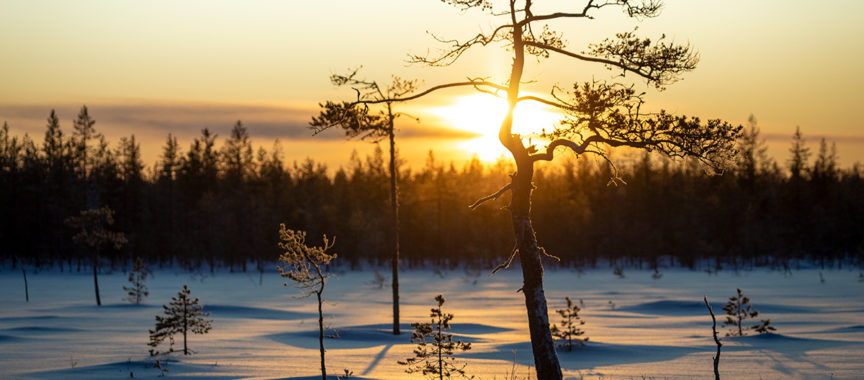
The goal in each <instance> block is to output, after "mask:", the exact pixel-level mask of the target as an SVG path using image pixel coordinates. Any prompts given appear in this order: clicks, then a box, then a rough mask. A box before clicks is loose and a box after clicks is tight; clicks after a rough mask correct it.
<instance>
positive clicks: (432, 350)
mask: <svg viewBox="0 0 864 380" xmlns="http://www.w3.org/2000/svg"><path fill="white" fill-rule="evenodd" d="M435 301H436V302H438V306H437V307H433V308H432V309H431V313H430V314H429V316H430V317H432V320H431V322H415V323H412V324H411V327H414V333H413V334H411V343H416V344H417V348H415V349H414V357H410V358H407V359H405V360H403V361H398V362H397V363H399V364H401V365H404V366H407V367H408V368H407V369H405V372H407V373H418V372H420V373H422V374H423V376H429V378H430V379H436V378H437V379H439V380H443V379H444V378H448V379H449V378H450V377H451V376H456V375H458V376H461V377H464V378H469V379H471V378H474V376H468V375H467V374H466V373H465V367H466V366H467V364H462V365H457V364H456V363H454V361H453V354H455V353H456V352H457V351H468V350H470V349H471V343H467V342H462V341H461V340H457V341H455V342H454V341H453V334H448V333H447V332H446V330H449V329H450V321H451V320H453V314H451V313H445V312H444V311H443V308H442V306H443V305H444V302H445V301H446V300H445V299H444V296H443V295H440V294H439V295H437V296H436V297H435Z"/></svg>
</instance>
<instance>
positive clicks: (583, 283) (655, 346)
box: [0, 268, 864, 379]
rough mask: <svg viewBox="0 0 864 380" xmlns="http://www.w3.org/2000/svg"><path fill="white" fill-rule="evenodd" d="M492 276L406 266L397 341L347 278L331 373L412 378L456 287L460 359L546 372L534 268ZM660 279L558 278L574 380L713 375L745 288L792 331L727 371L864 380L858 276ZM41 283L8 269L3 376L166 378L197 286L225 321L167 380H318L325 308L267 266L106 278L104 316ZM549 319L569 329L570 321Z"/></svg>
mask: <svg viewBox="0 0 864 380" xmlns="http://www.w3.org/2000/svg"><path fill="white" fill-rule="evenodd" d="M380 272H381V273H382V274H386V273H387V271H386V270H381V271H380ZM486 273H487V272H485V271H484V272H482V273H480V272H473V273H472V272H470V271H465V270H462V269H457V270H453V271H445V272H438V273H436V272H435V271H433V270H406V271H404V272H402V274H401V276H400V278H401V279H402V283H401V295H402V302H403V304H402V316H403V317H402V322H403V323H404V325H403V334H402V335H401V336H393V335H392V334H389V333H388V321H390V320H391V310H392V308H391V304H390V297H391V295H390V289H389V287H384V288H378V287H377V286H376V285H374V284H373V283H372V282H373V279H374V276H373V272H372V271H371V270H369V271H346V272H340V273H339V276H338V277H337V278H334V279H332V280H331V281H330V283H329V284H328V285H327V288H326V290H325V294H324V297H325V299H326V300H327V303H326V304H325V306H324V312H325V314H326V320H325V323H326V324H327V325H328V326H329V328H330V330H329V332H328V334H331V335H338V336H339V337H338V338H328V339H326V341H325V345H326V347H327V349H328V350H327V366H328V373H330V374H334V375H335V374H341V373H342V372H343V369H349V370H351V371H353V373H354V378H364V379H402V378H411V377H409V376H408V375H407V374H405V373H404V372H403V370H404V368H403V367H402V366H400V365H398V364H397V363H396V361H397V360H404V359H405V358H408V357H409V356H410V353H411V350H412V347H413V346H412V345H411V344H410V342H409V341H408V339H409V336H410V332H411V328H410V327H409V326H408V324H409V323H410V322H413V321H423V320H426V319H427V314H428V312H429V308H431V307H432V306H433V304H434V300H433V298H434V297H435V295H437V294H439V293H443V294H444V295H445V297H447V303H446V304H445V305H444V308H445V311H447V312H451V313H453V314H455V319H454V320H453V330H452V331H453V332H454V333H455V334H457V335H458V336H460V337H461V338H462V339H463V340H468V341H470V342H472V345H473V349H472V350H471V351H469V352H467V353H463V354H461V356H459V357H458V360H461V361H467V363H468V367H467V369H468V371H469V373H470V374H473V375H475V376H477V378H480V379H496V378H497V379H505V378H509V377H507V374H508V373H509V372H510V371H511V370H512V369H513V368H514V357H515V368H516V375H517V378H520V379H525V378H529V374H530V377H531V378H533V377H534V374H533V369H532V368H531V365H532V358H531V349H530V345H529V343H528V341H529V339H528V332H527V322H526V318H525V308H524V303H523V302H524V299H523V297H522V295H521V293H517V292H516V290H517V289H519V287H520V283H521V273H520V272H519V269H518V268H516V269H511V270H509V271H506V272H499V273H498V274H496V275H495V276H494V277H487V276H486ZM652 274H653V272H651V271H647V270H635V269H633V270H627V269H625V271H624V277H623V278H622V277H619V276H615V275H613V273H612V270H611V269H607V268H603V269H589V270H585V271H584V272H577V271H571V270H566V269H559V270H548V271H547V273H546V282H545V285H546V294H547V297H548V299H549V302H550V312H553V311H552V309H556V308H561V307H563V305H564V296H570V297H571V298H573V299H574V300H578V299H581V300H582V301H583V302H584V308H583V311H582V312H581V313H580V314H581V315H582V317H583V319H584V320H585V321H586V324H585V325H584V326H583V328H584V330H585V331H586V336H588V337H590V341H589V343H588V344H587V345H586V346H585V347H582V348H579V349H575V350H574V351H573V352H566V351H562V352H560V353H559V355H560V358H561V363H562V366H563V368H564V371H565V377H567V378H575V379H581V378H585V379H595V378H602V379H643V378H644V379H705V378H712V377H713V370H712V355H713V354H714V350H715V346H714V342H713V340H712V338H711V319H710V317H709V315H708V314H707V310H706V309H705V306H704V304H703V302H702V296H703V295H706V294H707V295H708V297H709V300H710V301H712V305H713V307H714V310H715V312H718V313H720V314H722V313H723V311H722V307H723V305H724V304H725V301H726V299H728V297H729V296H732V295H734V294H735V289H736V288H737V287H740V288H742V289H743V291H744V294H745V295H747V296H749V297H750V298H751V300H752V304H753V305H754V306H755V307H756V308H757V309H758V310H759V311H760V317H761V318H770V319H771V322H772V325H774V326H776V327H777V329H778V331H777V334H772V335H763V336H747V337H743V338H724V339H723V340H724V347H723V353H722V356H721V362H720V373H721V376H723V377H724V378H728V379H739V378H748V379H749V378H752V379H786V378H806V379H862V378H864V282H861V281H859V271H858V270H857V269H854V270H847V269H845V268H844V269H833V270H818V269H803V270H793V271H792V272H791V273H784V272H782V271H770V270H768V269H754V270H750V271H740V272H734V271H721V272H720V273H718V274H709V273H705V272H700V271H691V270H686V269H665V270H663V271H662V277H660V278H655V277H658V276H654V277H652ZM28 279H29V283H30V302H29V303H25V302H24V289H23V279H22V276H21V272H20V271H12V270H10V269H9V268H6V269H5V270H3V271H2V272H0V289H3V291H2V293H0V305H2V307H0V378H2V379H7V378H10V379H18V378H30V379H121V378H129V377H130V376H134V378H154V377H158V376H159V374H160V372H159V370H158V369H155V368H152V364H153V360H152V359H151V358H150V357H149V355H148V352H147V350H148V348H149V347H148V346H147V345H146V344H147V342H148V333H147V330H148V329H151V328H153V325H154V315H156V314H158V313H161V305H162V304H165V303H168V302H169V301H170V299H171V297H172V296H174V295H176V294H177V292H178V291H179V290H180V289H181V288H182V286H183V284H189V287H190V288H191V290H192V296H193V297H199V298H200V299H201V302H202V303H203V304H204V310H205V311H210V312H211V313H212V315H211V318H212V319H213V320H214V323H213V330H212V331H211V332H210V333H209V334H207V335H203V336H201V335H190V341H189V347H190V349H192V350H194V351H195V354H194V355H192V356H186V357H183V355H182V353H181V354H176V353H175V354H174V355H173V356H172V359H174V360H176V361H174V360H172V361H171V362H169V365H168V373H167V376H168V377H178V378H208V379H236V378H244V379H245V378H252V379H274V378H276V379H283V378H294V379H297V378H315V376H316V375H317V376H318V378H320V372H319V367H318V363H319V361H318V360H319V359H318V346H317V324H316V323H317V320H316V317H317V316H316V314H315V313H316V304H315V299H314V297H312V298H295V296H297V295H298V294H299V291H297V290H296V289H293V288H285V287H283V286H282V279H281V278H280V277H279V276H278V274H277V273H276V272H275V271H271V272H266V273H264V275H263V276H262V277H261V278H260V279H259V275H258V273H245V274H244V273H229V272H227V271H217V272H216V273H215V275H214V274H210V273H209V272H204V273H203V274H200V273H199V274H190V273H185V272H182V271H180V270H167V269H162V270H156V271H155V274H154V275H153V276H152V277H151V278H149V279H148V281H147V285H148V286H149V288H150V297H149V298H147V299H146V301H145V305H141V306H135V305H130V304H128V303H126V302H124V301H122V298H123V297H124V296H125V294H124V292H123V290H122V286H123V285H124V284H126V274H125V273H121V272H114V273H110V274H103V275H102V276H100V279H99V281H100V288H101V291H102V300H103V306H102V307H97V306H96V305H95V300H94V295H93V278H92V275H89V274H87V273H59V272H58V271H56V270H52V271H45V272H41V273H35V274H28ZM259 280H260V282H259ZM823 280H824V281H823ZM553 313H554V312H553ZM551 317H552V322H558V317H557V315H552V316H551ZM724 331H725V330H724ZM175 347H176V346H175ZM180 348H181V349H182V342H180ZM413 378H420V376H419V375H414V377H413Z"/></svg>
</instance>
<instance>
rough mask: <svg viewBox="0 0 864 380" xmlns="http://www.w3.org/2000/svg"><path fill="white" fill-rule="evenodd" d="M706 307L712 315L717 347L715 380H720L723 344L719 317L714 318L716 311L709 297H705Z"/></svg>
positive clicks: (712, 329) (712, 330)
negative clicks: (718, 326) (718, 323)
mask: <svg viewBox="0 0 864 380" xmlns="http://www.w3.org/2000/svg"><path fill="white" fill-rule="evenodd" d="M704 300H705V307H707V308H708V314H711V323H712V325H711V332H712V333H713V334H714V344H716V345H717V355H715V356H714V380H720V348H721V347H723V343H721V342H720V338H718V337H717V317H715V316H714V310H713V309H711V304H709V303H708V296H705V298H704Z"/></svg>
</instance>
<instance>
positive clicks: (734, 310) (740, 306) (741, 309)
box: [723, 288, 776, 336]
mask: <svg viewBox="0 0 864 380" xmlns="http://www.w3.org/2000/svg"><path fill="white" fill-rule="evenodd" d="M737 290H738V295H736V296H732V297H729V302H728V303H726V306H723V310H724V311H726V320H725V321H723V326H732V330H731V331H730V332H728V333H726V336H743V335H744V328H743V323H744V320H746V319H750V318H756V316H758V315H759V310H756V309H755V308H754V307H753V305H751V304H750V298H748V297H746V296H744V294H743V293H742V292H741V288H738V289H737ZM736 327H737V330H738V332H737V335H736V333H735V329H736ZM751 329H753V330H755V331H756V332H758V333H760V334H764V333H767V332H769V331H775V330H776V329H775V328H774V326H771V320H770V319H762V320H761V322H760V323H759V324H756V325H754V326H751Z"/></svg>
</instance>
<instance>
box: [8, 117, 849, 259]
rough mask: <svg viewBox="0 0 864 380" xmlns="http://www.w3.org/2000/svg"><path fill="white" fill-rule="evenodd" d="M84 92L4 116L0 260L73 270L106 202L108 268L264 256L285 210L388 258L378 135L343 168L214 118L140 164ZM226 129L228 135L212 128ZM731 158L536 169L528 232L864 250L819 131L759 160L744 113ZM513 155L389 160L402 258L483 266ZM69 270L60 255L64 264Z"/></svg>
mask: <svg viewBox="0 0 864 380" xmlns="http://www.w3.org/2000/svg"><path fill="white" fill-rule="evenodd" d="M94 124H95V119H94V118H92V117H91V116H90V114H89V111H88V109H87V107H86V106H85V107H82V109H81V112H80V113H79V115H78V117H77V119H76V120H75V121H74V125H73V130H72V131H71V132H64V130H63V128H61V125H60V122H59V120H58V118H57V117H56V115H55V113H54V111H51V113H50V115H49V117H48V119H47V126H46V130H45V135H44V139H42V142H41V144H40V143H39V142H37V141H34V139H33V138H31V137H29V136H26V135H25V136H23V137H19V136H15V135H14V134H13V132H12V130H11V127H10V126H8V125H7V124H5V123H4V125H3V127H2V130H0V213H2V215H3V216H4V217H3V218H2V219H0V247H2V250H0V258H2V260H4V261H5V262H7V263H10V262H11V263H12V264H13V265H17V264H19V263H21V264H25V265H28V266H35V267H37V268H38V267H42V266H57V267H59V268H60V269H61V270H78V271H80V270H81V269H82V265H83V266H85V267H86V266H88V265H89V260H90V253H89V252H88V251H87V250H86V249H85V248H84V247H80V246H76V245H75V244H74V243H73V239H72V236H73V234H74V232H75V231H74V230H73V229H72V228H70V227H68V226H67V225H66V224H64V221H65V220H66V219H67V218H69V217H70V216H73V215H76V214H78V213H79V212H80V211H81V210H85V209H94V208H99V207H103V206H109V207H110V208H112V209H113V210H115V212H116V215H115V219H116V224H115V226H114V227H115V228H116V229H117V230H118V231H121V232H123V233H124V234H125V236H126V238H127V239H128V243H127V244H126V245H124V246H123V247H122V248H120V249H116V250H106V251H103V252H102V253H101V257H103V260H105V263H104V264H105V265H110V266H112V267H114V266H121V265H122V266H125V265H128V264H129V263H131V262H133V261H134V260H135V258H137V257H140V258H143V259H144V260H146V261H147V262H150V263H153V264H162V265H170V264H177V265H181V266H183V267H186V268H190V269H192V268H195V269H205V270H206V269H207V268H208V267H209V268H210V270H212V269H213V268H214V267H219V266H225V267H228V268H230V269H232V270H242V271H246V270H250V268H249V266H250V265H252V266H253V268H251V269H254V270H261V269H262V268H263V267H264V266H266V267H267V268H270V266H272V265H271V264H270V263H271V262H273V261H274V260H275V259H276V258H277V257H278V256H279V249H278V247H277V246H276V241H277V236H278V230H277V227H278V226H279V224H280V223H285V224H286V225H287V226H289V227H290V228H295V229H300V230H305V231H308V232H309V235H310V236H317V237H320V236H321V235H322V234H323V233H326V234H327V235H329V236H336V237H337V240H336V243H335V247H334V251H335V252H338V254H339V256H340V261H341V262H343V263H350V264H351V265H352V266H354V265H359V264H361V263H364V262H368V263H373V264H383V263H384V262H386V261H387V260H388V259H389V252H391V251H392V247H389V245H390V244H392V243H391V242H390V240H389V239H387V236H388V233H389V229H390V228H392V227H391V226H389V225H388V215H389V208H388V205H389V193H388V178H387V172H386V163H385V159H384V157H383V156H384V155H383V153H382V151H381V149H380V148H377V149H376V150H375V153H374V154H372V155H370V156H368V157H360V156H359V155H358V154H357V153H356V152H354V153H353V154H352V156H351V160H350V164H349V165H347V167H339V168H335V169H334V168H327V167H326V166H325V165H324V164H322V163H319V162H316V161H315V160H314V158H307V159H306V160H304V161H302V162H293V163H288V162H285V160H284V159H283V154H284V152H282V150H281V148H280V146H279V143H278V141H276V142H274V143H273V145H272V147H271V148H270V149H266V148H265V147H259V148H258V149H255V148H254V147H253V145H252V143H251V141H250V137H249V136H250V131H249V130H248V129H247V128H246V127H245V126H244V125H243V123H242V122H240V121H237V123H236V124H235V125H234V127H233V129H232V131H231V133H230V136H227V137H225V138H220V137H219V136H217V135H215V134H213V133H212V132H210V131H209V130H208V129H203V131H202V133H201V135H200V136H199V137H197V138H195V139H194V141H192V142H191V143H190V144H189V145H188V147H185V148H184V147H181V145H180V143H178V141H177V139H176V137H173V136H171V135H169V136H168V137H167V140H166V142H165V145H164V147H163V148H162V153H161V155H160V157H159V159H158V161H157V162H155V163H153V165H152V166H148V165H145V164H144V162H143V161H142V158H141V154H140V150H141V149H140V144H139V143H138V142H136V140H135V136H134V135H131V136H129V137H127V138H121V139H120V141H117V142H109V141H107V140H106V138H105V137H104V136H102V135H101V134H99V133H98V132H97V131H96V129H95V128H94ZM220 140H221V141H220ZM737 145H738V150H739V154H738V157H737V158H736V162H735V163H734V165H733V167H732V168H730V169H729V170H726V171H725V172H724V173H722V174H720V175H712V174H708V173H706V172H705V171H704V170H703V169H702V168H701V167H700V166H699V164H698V163H696V162H692V161H687V160H670V159H666V158H662V157H660V156H659V155H658V156H655V155H652V154H649V153H627V152H620V153H619V152H613V157H612V158H613V160H612V162H615V163H616V164H617V166H612V165H611V164H610V162H606V161H591V160H590V159H585V158H579V159H575V157H574V156H573V155H571V157H569V158H568V159H566V160H563V161H562V162H561V163H556V164H547V165H545V166H542V167H540V168H539V169H538V171H537V173H536V176H535V180H534V184H535V186H536V190H535V194H534V203H533V213H534V218H535V223H536V230H537V234H538V238H539V241H541V242H543V245H544V248H545V249H546V251H547V252H548V253H549V254H551V255H554V256H557V257H559V258H561V263H562V264H561V265H566V266H582V265H593V264H596V263H597V262H598V260H609V261H611V262H620V263H626V264H629V265H638V266H640V267H641V266H643V265H645V266H649V267H656V265H658V262H659V261H661V260H670V259H671V260H674V261H675V262H677V263H678V264H680V265H684V266H690V267H692V266H693V265H695V264H696V263H698V262H700V260H702V261H704V260H709V261H710V262H712V263H714V264H712V265H716V268H715V269H720V268H722V267H723V266H724V265H729V264H731V265H736V266H737V265H747V266H752V265H777V266H788V265H790V264H789V263H790V262H791V261H792V260H805V261H814V262H818V263H820V264H822V265H826V263H833V262H841V263H849V262H852V263H859V262H860V260H861V258H862V254H864V234H861V231H860V226H862V225H864V197H862V196H861V194H864V181H862V173H861V166H860V164H857V163H856V164H855V165H851V166H850V167H846V168H840V167H838V164H837V155H838V153H837V151H836V149H835V148H834V146H833V145H832V144H830V142H827V141H825V140H824V139H823V140H822V141H821V142H820V143H819V144H818V147H816V148H813V147H810V146H808V145H807V144H805V139H804V136H802V134H801V133H800V131H798V130H796V131H795V133H794V134H790V140H789V156H788V157H780V158H776V159H775V158H771V157H768V156H767V155H766V153H765V147H764V141H763V140H762V139H761V138H760V136H759V129H758V127H757V125H756V121H755V119H754V118H751V122H750V125H749V126H748V127H747V128H745V133H744V134H743V137H742V138H741V139H740V141H739V142H738V144H737ZM513 170H514V168H513V167H512V164H509V163H507V162H506V161H499V162H498V163H493V164H484V163H482V162H481V161H479V160H478V159H476V158H475V159H473V160H470V161H467V162H464V163H454V162H449V163H446V162H440V161H437V160H435V156H434V152H432V151H430V152H429V153H428V158H427V161H426V164H425V165H424V166H422V167H418V168H413V167H407V166H406V165H404V163H402V164H400V167H399V171H398V173H399V183H400V188H399V203H400V207H401V224H400V236H401V241H402V242H401V245H402V247H401V251H402V260H403V261H404V263H405V264H406V265H409V266H412V265H423V264H433V265H443V266H453V265H457V264H470V265H486V266H490V268H491V267H492V266H494V264H492V263H493V262H495V261H496V260H499V261H500V259H502V258H505V257H506V256H507V255H508V254H509V252H510V249H511V247H512V244H513V239H514V238H513V236H512V230H511V229H510V228H508V223H509V220H508V217H507V216H506V210H505V209H504V208H505V207H506V205H507V204H506V201H505V200H498V201H495V202H490V203H489V204H487V205H484V206H482V207H479V208H478V209H476V210H473V211H472V210H470V209H469V207H468V206H469V205H470V204H471V203H472V202H473V201H475V200H476V199H477V198H479V197H481V196H483V195H485V194H489V193H491V192H493V191H494V190H495V189H497V188H498V187H500V186H501V184H502V183H504V182H505V181H506V180H507V178H508V175H510V174H511V173H512V171H513ZM64 268H65V269H64Z"/></svg>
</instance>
